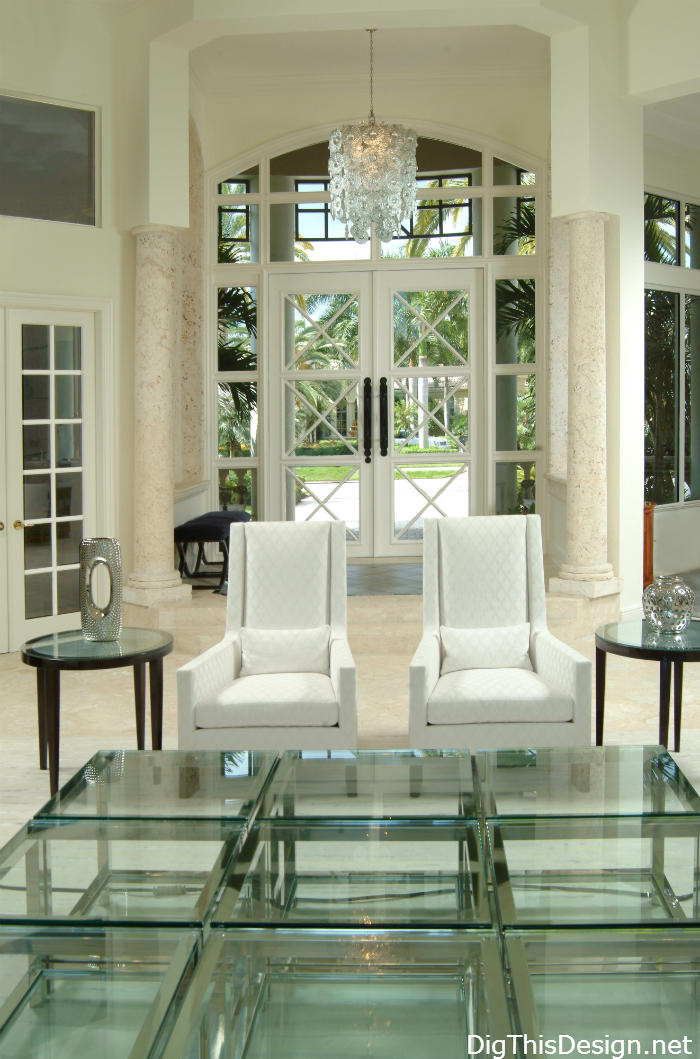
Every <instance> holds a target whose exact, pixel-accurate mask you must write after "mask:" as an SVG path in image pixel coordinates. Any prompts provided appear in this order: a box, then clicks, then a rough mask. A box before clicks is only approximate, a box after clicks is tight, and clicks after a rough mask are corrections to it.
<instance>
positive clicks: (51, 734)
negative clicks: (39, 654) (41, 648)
mask: <svg viewBox="0 0 700 1059" xmlns="http://www.w3.org/2000/svg"><path fill="white" fill-rule="evenodd" d="M44 688H45V693H46V697H45V715H46V734H47V737H48V744H49V785H50V790H51V794H52V795H54V794H55V793H56V791H57V790H58V750H59V731H60V720H61V671H60V669H46V670H45V675H44Z"/></svg>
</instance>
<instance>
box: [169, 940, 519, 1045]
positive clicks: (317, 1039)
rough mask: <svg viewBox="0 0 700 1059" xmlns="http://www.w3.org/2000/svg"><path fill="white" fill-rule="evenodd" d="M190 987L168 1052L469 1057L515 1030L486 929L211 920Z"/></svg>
mask: <svg viewBox="0 0 700 1059" xmlns="http://www.w3.org/2000/svg"><path fill="white" fill-rule="evenodd" d="M189 995H190V997H191V1002H190V1003H187V1004H185V1005H183V1007H182V1009H181V1013H180V1015H179V1017H178V1020H177V1022H176V1024H175V1027H174V1029H173V1032H172V1035H171V1037H170V1040H169V1043H168V1047H167V1048H166V1050H165V1052H164V1055H163V1059H202V1057H203V1056H211V1057H212V1059H223V1057H224V1056H234V1055H235V1056H245V1057H246V1059H272V1057H274V1059H329V1056H338V1057H342V1059H357V1057H358V1056H371V1057H373V1059H426V1056H432V1055H435V1054H436V1050H437V1051H439V1055H440V1059H466V1056H467V1037H468V1034H479V1035H481V1036H482V1038H483V1039H484V1040H485V1039H486V1038H487V1036H489V1035H490V1036H491V1037H492V1038H497V1039H505V1038H506V1036H507V1034H509V1033H512V1032H513V1030H512V1027H511V1023H510V1015H509V1008H508V1002H507V999H506V993H505V985H504V978H503V972H502V968H501V961H500V956H499V949H498V940H497V935H496V934H495V933H493V934H491V933H484V932H479V931H469V932H464V931H461V932H454V931H440V932H439V934H434V933H432V932H424V933H423V932H416V931H414V932H411V933H404V932H401V931H392V932H391V933H380V934H377V933H374V932H371V933H370V932H362V931H357V932H354V931H353V932H352V933H346V934H339V933H337V932H335V933H334V932H333V931H319V932H315V931H293V930H292V931H288V930H285V931H271V930H261V931H254V932H245V931H236V930H227V931H221V932H220V931H212V933H211V935H210V937H209V939H208V941H207V943H206V945H205V947H204V952H203V955H202V959H201V961H200V963H199V965H198V967H197V970H196V972H195V975H194V977H193V980H192V984H191V987H190V994H189ZM203 1041H204V1042H216V1043H215V1045H214V1046H213V1047H212V1045H211V1044H210V1049H211V1050H207V1051H205V1052H203V1051H202V1050H201V1049H202V1042H203ZM436 1045H437V1046H438V1047H437V1049H436Z"/></svg>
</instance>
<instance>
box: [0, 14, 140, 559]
mask: <svg viewBox="0 0 700 1059" xmlns="http://www.w3.org/2000/svg"><path fill="white" fill-rule="evenodd" d="M0 70H1V71H2V73H1V75H0V76H1V78H2V79H1V81H0V91H4V92H10V93H15V94H19V95H27V96H34V97H38V98H40V99H46V100H48V101H60V102H65V103H68V104H75V105H78V106H81V105H86V106H95V107H98V108H99V126H100V130H101V155H100V160H101V167H100V168H101V181H100V184H101V225H100V227H97V228H93V227H88V226H85V225H78V224H62V223H57V222H53V221H40V220H30V219H25V218H22V217H0V246H1V247H2V252H1V253H0V290H3V291H10V292H13V291H16V292H20V293H32V294H40V295H57V294H60V295H65V296H68V297H70V296H79V297H86V296H92V297H101V298H109V299H111V300H112V302H113V307H114V317H113V319H114V333H113V344H114V359H115V377H116V383H115V393H114V403H115V406H116V409H117V431H118V459H117V482H116V496H115V505H114V510H115V520H114V525H112V526H101V527H99V532H102V533H107V534H114V535H115V536H117V537H119V539H120V540H121V542H122V546H123V549H124V565H125V567H126V568H127V569H128V568H129V567H130V565H131V555H132V494H131V481H132V471H131V468H132V461H133V447H132V435H133V430H132V416H133V411H132V409H133V394H132V390H133V377H132V372H133V314H134V308H133V293H132V292H133V286H134V280H133V257H134V250H133V237H132V236H131V235H130V234H129V233H128V232H125V231H124V230H123V228H122V212H123V198H124V188H125V182H124V172H123V168H122V149H123V140H122V136H121V121H120V104H119V84H120V81H119V77H120V68H119V34H118V25H117V21H116V17H115V13H114V12H113V11H112V10H111V7H109V6H108V5H106V4H94V5H87V4H82V3H72V2H69V0H65V2H64V0H23V2H22V3H15V2H13V0H2V2H1V3H0Z"/></svg>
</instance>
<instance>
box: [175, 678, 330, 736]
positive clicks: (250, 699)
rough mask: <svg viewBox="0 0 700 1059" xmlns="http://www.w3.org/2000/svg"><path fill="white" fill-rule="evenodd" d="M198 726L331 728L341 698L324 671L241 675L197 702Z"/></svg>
mask: <svg viewBox="0 0 700 1059" xmlns="http://www.w3.org/2000/svg"><path fill="white" fill-rule="evenodd" d="M194 719H195V724H196V726H197V728H288V727H293V728H331V727H332V726H333V725H336V724H338V702H337V699H336V697H335V694H334V692H333V685H332V684H331V681H330V677H327V676H324V675H323V674H321V673H263V674H260V675H258V676H253V677H239V678H238V680H234V682H233V684H229V686H228V687H227V688H222V690H221V691H217V693H216V695H212V696H211V698H209V699H205V701H204V702H200V703H199V704H198V705H197V706H195V711H194Z"/></svg>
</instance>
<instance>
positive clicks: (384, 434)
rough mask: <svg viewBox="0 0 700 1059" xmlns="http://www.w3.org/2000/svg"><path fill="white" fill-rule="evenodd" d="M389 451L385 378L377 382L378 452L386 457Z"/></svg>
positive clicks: (387, 402) (387, 403)
mask: <svg viewBox="0 0 700 1059" xmlns="http://www.w3.org/2000/svg"><path fill="white" fill-rule="evenodd" d="M388 451H389V401H388V391H387V385H386V376H385V375H383V376H382V377H381V379H380V380H379V452H380V455H382V456H386V454H387V452H388Z"/></svg>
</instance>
